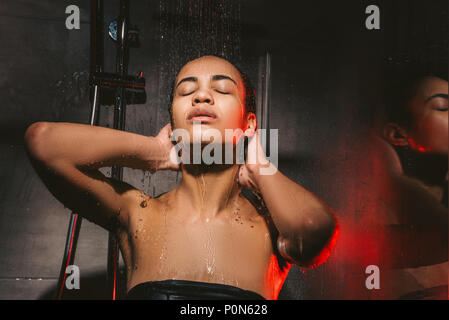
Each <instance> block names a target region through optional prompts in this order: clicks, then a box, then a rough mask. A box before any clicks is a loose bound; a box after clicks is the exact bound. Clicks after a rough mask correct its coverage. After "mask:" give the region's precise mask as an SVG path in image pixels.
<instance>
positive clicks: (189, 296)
mask: <svg viewBox="0 0 449 320" xmlns="http://www.w3.org/2000/svg"><path fill="white" fill-rule="evenodd" d="M126 299H127V300H265V298H264V297H262V296H261V295H259V294H258V293H255V292H253V291H248V290H243V289H240V288H237V287H234V286H228V285H224V284H218V283H207V282H197V281H187V280H164V281H148V282H143V283H140V284H138V285H136V286H134V287H133V288H132V289H131V290H129V292H128V294H127V295H126Z"/></svg>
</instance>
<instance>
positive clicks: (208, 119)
mask: <svg viewBox="0 0 449 320" xmlns="http://www.w3.org/2000/svg"><path fill="white" fill-rule="evenodd" d="M190 120H191V121H196V122H212V121H215V120H216V119H215V118H214V117H211V116H204V115H199V116H193V117H192V118H190Z"/></svg>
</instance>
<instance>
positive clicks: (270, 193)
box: [255, 171, 334, 234]
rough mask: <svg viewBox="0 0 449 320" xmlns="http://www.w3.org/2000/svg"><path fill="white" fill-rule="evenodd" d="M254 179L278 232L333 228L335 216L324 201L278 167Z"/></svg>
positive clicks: (318, 230) (289, 232) (287, 232)
mask: <svg viewBox="0 0 449 320" xmlns="http://www.w3.org/2000/svg"><path fill="white" fill-rule="evenodd" d="M255 180H256V182H257V186H258V189H259V190H260V192H261V193H262V196H263V199H264V202H265V204H266V205H267V208H268V210H269V211H270V214H271V216H272V218H273V222H274V223H275V224H276V227H277V229H278V230H279V232H280V233H281V234H292V233H296V232H300V233H301V232H302V231H303V232H304V233H305V234H307V233H310V232H311V231H315V232H318V233H319V232H320V230H323V229H324V230H326V231H328V230H329V229H330V230H332V229H333V227H334V218H333V216H332V213H331V212H330V210H329V208H328V207H327V206H326V204H324V203H323V202H322V201H321V200H320V199H319V198H318V197H316V196H315V195H314V194H313V193H311V192H310V191H308V190H306V189H305V188H303V187H302V186H301V185H299V184H297V183H295V182H294V181H292V180H290V179H289V178H287V177H286V176H285V175H283V174H282V173H281V172H280V171H277V172H276V173H275V174H273V175H258V176H257V177H256V178H255Z"/></svg>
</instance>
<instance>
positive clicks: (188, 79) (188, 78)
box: [176, 77, 198, 88]
mask: <svg viewBox="0 0 449 320" xmlns="http://www.w3.org/2000/svg"><path fill="white" fill-rule="evenodd" d="M186 81H191V82H197V81H198V78H197V77H187V78H184V79H182V80H181V81H179V82H178V84H177V85H176V88H177V87H179V85H180V84H181V83H183V82H186Z"/></svg>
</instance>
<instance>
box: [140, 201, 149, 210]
mask: <svg viewBox="0 0 449 320" xmlns="http://www.w3.org/2000/svg"><path fill="white" fill-rule="evenodd" d="M140 206H141V207H142V208H146V207H147V201H146V200H143V201H142V202H141V203H140Z"/></svg>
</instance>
